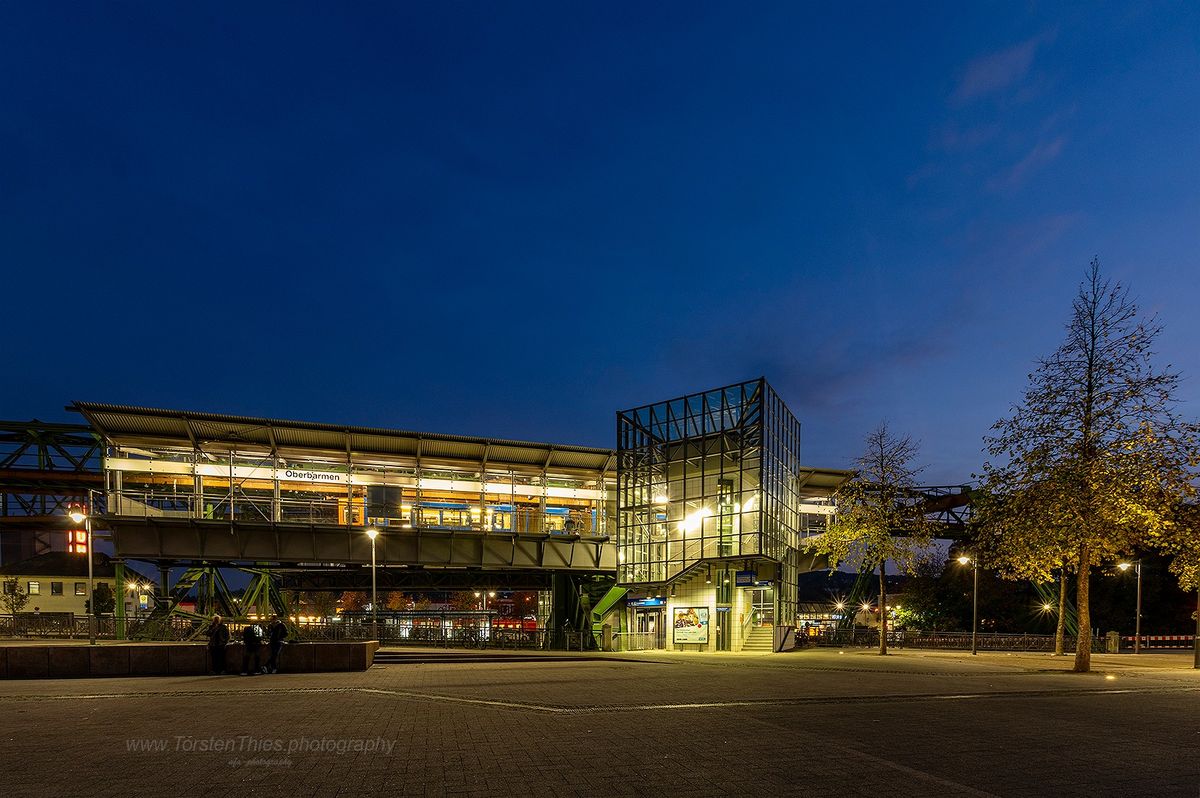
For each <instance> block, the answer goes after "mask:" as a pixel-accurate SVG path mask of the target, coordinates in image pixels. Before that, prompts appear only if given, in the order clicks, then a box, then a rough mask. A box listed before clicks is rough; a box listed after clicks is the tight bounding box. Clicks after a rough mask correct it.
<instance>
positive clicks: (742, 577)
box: [733, 571, 758, 587]
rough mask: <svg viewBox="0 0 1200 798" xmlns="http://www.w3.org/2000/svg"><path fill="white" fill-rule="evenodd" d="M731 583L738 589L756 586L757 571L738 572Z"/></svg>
mask: <svg viewBox="0 0 1200 798" xmlns="http://www.w3.org/2000/svg"><path fill="white" fill-rule="evenodd" d="M733 583H734V584H735V585H737V586H738V587H754V586H755V585H756V584H758V571H738V572H737V574H735V575H734V580H733Z"/></svg>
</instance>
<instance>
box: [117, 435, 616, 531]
mask: <svg viewBox="0 0 1200 798" xmlns="http://www.w3.org/2000/svg"><path fill="white" fill-rule="evenodd" d="M104 469H105V472H106V476H107V480H108V489H109V507H110V508H112V512H113V513H114V514H116V515H122V516H143V517H156V516H167V517H170V516H174V517H191V518H205V519H229V520H239V521H259V522H263V521H265V522H283V523H287V522H295V523H306V524H333V525H351V526H377V527H392V528H399V529H413V528H427V529H447V530H475V531H480V532H494V533H508V534H511V533H520V534H539V533H546V534H552V535H569V534H577V535H581V536H584V537H603V536H605V535H608V534H610V529H609V527H610V519H611V518H612V516H613V513H614V506H615V501H614V500H613V490H612V485H611V484H609V481H610V480H611V479H612V474H611V473H605V472H604V471H601V470H590V469H572V468H549V469H547V468H542V467H539V466H538V465H530V466H529V467H528V468H520V467H504V468H499V467H497V466H495V465H492V464H488V463H486V462H485V461H472V460H455V459H451V458H438V459H431V460H422V461H421V462H420V463H418V462H417V461H416V460H415V459H412V458H405V457H383V456H380V455H357V456H356V455H355V454H354V453H353V452H351V453H350V456H349V457H347V455H346V454H345V453H341V454H333V453H328V452H321V451H304V450H299V449H292V450H279V451H277V452H276V453H272V452H270V451H256V450H253V449H251V448H249V447H243V448H232V447H230V446H229V445H228V444H219V443H210V444H201V445H198V446H196V447H182V446H161V445H153V444H139V445H138V446H126V445H121V444H117V445H113V446H111V447H110V448H109V450H108V452H107V454H106V456H105V460H104Z"/></svg>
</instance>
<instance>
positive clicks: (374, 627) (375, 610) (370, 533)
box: [367, 527, 379, 640]
mask: <svg viewBox="0 0 1200 798" xmlns="http://www.w3.org/2000/svg"><path fill="white" fill-rule="evenodd" d="M367 537H369V538H370V539H371V631H372V633H373V634H374V635H375V639H377V640H378V639H379V602H378V601H377V600H376V596H375V538H377V537H379V530H378V529H375V528H374V527H371V528H370V529H368V530H367Z"/></svg>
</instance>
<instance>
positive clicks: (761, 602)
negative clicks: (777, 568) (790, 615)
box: [751, 587, 775, 626]
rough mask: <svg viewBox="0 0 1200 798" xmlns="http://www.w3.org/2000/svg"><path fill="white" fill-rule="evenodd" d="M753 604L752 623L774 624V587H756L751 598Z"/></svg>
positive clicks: (759, 624) (757, 624) (756, 624)
mask: <svg viewBox="0 0 1200 798" xmlns="http://www.w3.org/2000/svg"><path fill="white" fill-rule="evenodd" d="M751 601H753V605H754V625H755V626H774V625H775V588H774V587H756V588H754V593H753V597H752V599H751Z"/></svg>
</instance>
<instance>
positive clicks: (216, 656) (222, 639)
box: [208, 615, 229, 676]
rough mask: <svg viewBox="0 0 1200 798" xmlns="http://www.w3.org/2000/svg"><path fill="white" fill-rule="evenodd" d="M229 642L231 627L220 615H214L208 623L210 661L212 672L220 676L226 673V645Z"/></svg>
mask: <svg viewBox="0 0 1200 798" xmlns="http://www.w3.org/2000/svg"><path fill="white" fill-rule="evenodd" d="M228 644H229V627H228V626H226V625H225V622H224V621H222V620H221V616H220V615H214V616H213V617H212V621H211V622H210V623H209V624H208V661H209V662H211V663H212V672H213V673H215V674H217V675H218V676H221V675H223V674H224V673H225V646H226V645H228Z"/></svg>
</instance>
